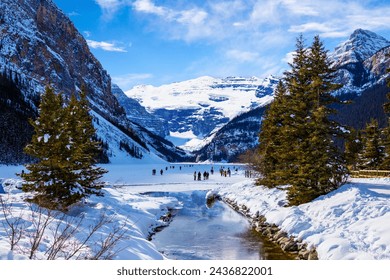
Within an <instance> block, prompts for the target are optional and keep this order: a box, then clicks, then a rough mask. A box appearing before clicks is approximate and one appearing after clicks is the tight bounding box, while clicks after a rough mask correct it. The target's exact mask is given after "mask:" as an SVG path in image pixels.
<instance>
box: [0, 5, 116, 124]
mask: <svg viewBox="0 0 390 280" xmlns="http://www.w3.org/2000/svg"><path fill="white" fill-rule="evenodd" d="M0 11H1V14H0V17H1V18H0V56H1V60H0V64H1V65H2V68H3V69H4V68H5V67H6V68H8V69H11V70H12V71H15V72H16V73H19V74H20V75H21V76H22V77H25V78H26V79H28V80H30V81H31V85H30V86H29V88H28V89H26V91H27V95H29V94H36V93H39V92H42V88H43V87H44V86H45V85H49V84H50V85H52V86H54V87H55V88H56V89H57V90H59V91H62V92H64V93H65V94H71V93H74V92H77V91H78V90H79V89H80V88H81V86H85V87H86V90H87V92H88V93H89V98H90V100H91V102H92V104H93V106H94V109H95V110H97V111H100V112H101V113H103V114H106V115H112V116H116V117H118V116H120V115H121V114H123V109H121V107H120V106H119V103H118V102H117V100H116V99H115V97H114V96H113V95H112V94H111V78H110V76H109V75H108V73H107V72H106V71H105V70H104V69H103V67H102V65H101V64H100V63H99V61H98V60H97V59H96V58H95V57H94V56H93V55H92V53H91V52H90V50H89V48H88V45H87V43H86V41H85V39H84V38H83V37H82V36H81V34H80V33H79V32H78V31H77V30H76V28H75V27H74V25H73V23H72V22H71V21H70V20H69V18H68V17H67V16H65V15H64V14H63V13H62V12H61V11H60V10H59V9H58V8H57V7H56V6H55V5H54V3H53V2H52V1H51V0H2V1H1V3H0Z"/></svg>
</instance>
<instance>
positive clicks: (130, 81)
mask: <svg viewBox="0 0 390 280" xmlns="http://www.w3.org/2000/svg"><path fill="white" fill-rule="evenodd" d="M151 78H153V75H152V74H148V73H131V74H127V75H121V76H116V77H112V81H113V82H114V83H115V84H117V85H118V86H119V87H120V88H121V89H122V90H123V91H124V92H126V91H127V90H130V89H131V88H132V87H133V86H135V85H139V84H144V83H145V81H147V80H149V79H151Z"/></svg>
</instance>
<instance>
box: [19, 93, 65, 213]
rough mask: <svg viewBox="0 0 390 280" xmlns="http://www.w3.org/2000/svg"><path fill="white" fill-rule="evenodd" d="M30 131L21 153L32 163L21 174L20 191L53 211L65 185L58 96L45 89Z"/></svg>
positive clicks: (62, 127) (62, 116)
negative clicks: (31, 158) (28, 157)
mask: <svg viewBox="0 0 390 280" xmlns="http://www.w3.org/2000/svg"><path fill="white" fill-rule="evenodd" d="M30 123H31V125H32V126H33V127H34V136H33V138H32V140H31V143H30V144H28V145H27V146H26V148H25V152H26V153H27V154H29V155H31V156H32V157H33V158H35V159H36V162H35V163H32V164H28V165H26V168H27V169H28V170H29V172H27V173H24V174H22V177H23V179H24V180H25V181H26V183H24V184H23V190H24V191H28V192H33V193H34V197H33V199H32V201H34V202H36V203H38V204H40V205H42V206H44V207H48V208H57V207H58V205H59V204H61V201H62V199H64V198H66V194H67V190H66V188H67V184H66V181H64V180H63V177H64V175H63V174H64V172H67V169H65V168H66V167H67V166H66V165H65V166H64V162H66V156H65V155H64V151H65V150H66V141H67V139H66V129H65V125H64V123H65V114H64V110H63V98H62V95H60V94H59V95H56V94H55V93H54V91H53V89H52V88H50V87H47V88H46V91H45V93H44V94H43V95H42V100H41V103H40V106H39V116H38V118H37V119H36V120H35V121H31V122H30Z"/></svg>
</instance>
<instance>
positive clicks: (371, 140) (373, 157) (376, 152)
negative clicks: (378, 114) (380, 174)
mask: <svg viewBox="0 0 390 280" xmlns="http://www.w3.org/2000/svg"><path fill="white" fill-rule="evenodd" d="M360 158H361V159H360V165H359V167H360V168H361V169H379V168H380V166H381V165H382V163H383V159H384V148H383V146H382V140H381V131H380V129H379V125H378V121H377V120H376V119H372V120H371V121H370V122H369V123H368V124H367V125H366V128H365V130H364V137H363V151H362V154H361V156H360Z"/></svg>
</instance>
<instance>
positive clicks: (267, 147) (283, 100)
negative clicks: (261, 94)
mask: <svg viewBox="0 0 390 280" xmlns="http://www.w3.org/2000/svg"><path fill="white" fill-rule="evenodd" d="M287 109H288V96H287V94H286V88H285V86H284V84H283V82H282V81H280V82H279V83H278V85H277V87H276V89H275V95H274V101H273V102H272V103H271V105H270V106H269V108H268V109H267V110H266V112H265V115H264V118H263V121H262V123H261V130H260V135H259V139H260V143H259V146H258V154H259V155H260V157H259V158H260V161H261V162H260V163H258V164H257V165H256V166H257V167H258V170H257V171H258V172H259V173H260V174H262V177H261V178H260V179H259V180H258V184H261V185H265V186H267V187H269V188H272V187H275V186H277V185H281V184H283V183H284V182H285V181H286V180H287V177H288V176H286V173H285V172H287V170H285V168H286V166H284V163H285V162H287V161H285V160H283V158H282V155H285V154H286V152H287V151H285V150H284V148H285V147H286V145H284V144H285V141H284V138H285V137H284V133H283V128H284V122H285V118H286V115H285V113H286V112H288V110H287ZM281 171H284V172H281Z"/></svg>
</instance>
